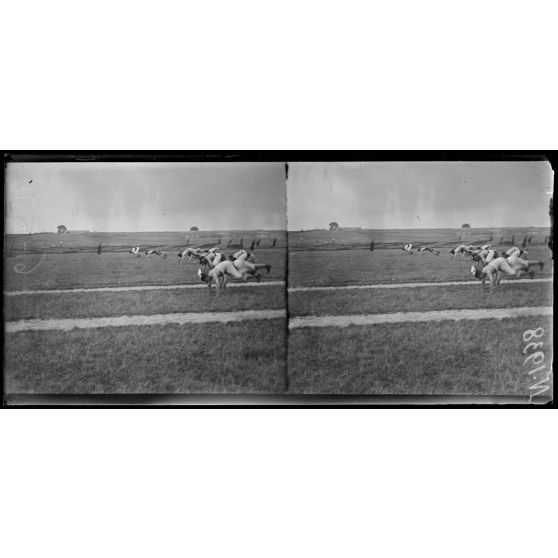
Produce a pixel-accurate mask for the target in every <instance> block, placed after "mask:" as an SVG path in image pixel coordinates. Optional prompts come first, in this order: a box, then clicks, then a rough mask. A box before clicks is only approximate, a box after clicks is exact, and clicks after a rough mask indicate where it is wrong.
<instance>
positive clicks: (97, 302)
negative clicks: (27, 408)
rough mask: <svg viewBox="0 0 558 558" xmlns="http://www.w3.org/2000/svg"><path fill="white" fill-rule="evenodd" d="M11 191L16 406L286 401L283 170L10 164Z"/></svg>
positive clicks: (10, 328) (8, 358)
mask: <svg viewBox="0 0 558 558" xmlns="http://www.w3.org/2000/svg"><path fill="white" fill-rule="evenodd" d="M4 180H5V200H4V203H5V227H4V308H5V311H4V329H5V342H4V343H5V346H4V351H5V357H4V358H5V361H4V385H3V388H4V403H5V404H6V405H17V404H28V403H29V402H32V401H36V400H37V399H36V398H37V397H39V398H40V397H44V396H47V397H51V398H54V401H56V398H57V397H58V398H64V397H66V398H67V397H70V398H73V399H72V400H73V401H79V400H80V398H81V399H83V400H84V401H86V402H91V401H95V402H105V401H107V400H110V398H113V399H114V398H116V402H118V397H130V396H136V397H143V396H150V397H154V396H157V397H160V396H163V397H167V396H192V395H198V396H202V397H203V396H208V395H209V396H223V395H237V396H238V395H241V396H258V397H259V396H270V395H275V394H281V393H283V392H284V390H285V382H286V377H287V374H286V368H285V367H286V343H287V341H286V334H287V322H286V320H287V316H286V294H285V279H286V277H285V275H286V258H287V245H286V242H287V241H286V223H285V219H286V213H285V205H286V199H285V196H286V190H285V165H284V164H283V163H282V162H259V161H255V162H250V161H241V162H240V161H228V162H221V161H220V162H206V161H188V162H184V161H180V162H178V161H176V162H175V161H164V162H148V161H134V162H123V161H110V162H107V161H95V162H93V161H71V162H70V161H64V162H60V161H58V162H36V161H34V162H30V161H18V160H13V161H7V162H6V163H5V166H4ZM224 294H226V296H223V295H224ZM92 398H93V399H92ZM95 398H96V399H95ZM123 401H124V402H125V400H123ZM158 401H159V402H163V403H164V402H165V401H166V400H165V399H158ZM46 402H48V400H47V401H46Z"/></svg>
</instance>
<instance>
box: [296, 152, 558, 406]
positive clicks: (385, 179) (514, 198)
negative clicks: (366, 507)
mask: <svg viewBox="0 0 558 558" xmlns="http://www.w3.org/2000/svg"><path fill="white" fill-rule="evenodd" d="M553 183H554V174H553V169H552V165H551V164H550V162H549V161H548V160H545V159H538V160H529V159H521V160H488V161H481V160H479V161H471V160H469V161H457V160H456V161H447V160H446V161H426V160H424V161H339V162H335V161H325V162H289V163H288V176H287V223H288V225H287V226H288V247H289V249H288V315H289V343H288V364H287V369H288V374H289V381H288V385H289V393H290V394H300V395H314V396H315V395H322V396H333V395H335V396H367V397H379V398H382V397H384V396H388V399H393V398H394V397H396V398H401V399H402V400H407V399H414V398H417V399H418V400H421V399H424V398H425V397H426V398H430V401H433V400H437V401H443V402H448V403H451V402H469V403H470V402H473V403H474V402H477V401H478V402H479V403H487V402H502V403H505V402H512V403H548V402H550V401H551V400H552V394H553V385H552V358H553V351H552V349H553V347H552V319H553V310H552V307H553V300H552V293H553V246H552V198H553Z"/></svg>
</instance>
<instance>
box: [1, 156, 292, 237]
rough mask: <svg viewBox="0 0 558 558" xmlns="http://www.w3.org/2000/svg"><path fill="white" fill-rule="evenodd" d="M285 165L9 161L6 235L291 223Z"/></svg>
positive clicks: (257, 226) (274, 226)
mask: <svg viewBox="0 0 558 558" xmlns="http://www.w3.org/2000/svg"><path fill="white" fill-rule="evenodd" d="M285 204H286V201H285V166H284V164H283V163H9V164H8V165H7V168H6V204H5V207H6V222H5V223H6V224H5V227H6V233H8V234H12V233H28V232H56V227H57V226H58V225H65V226H66V227H67V228H68V230H89V231H92V232H93V231H96V232H104V231H106V232H117V231H134V232H137V231H185V230H189V229H190V227H193V226H197V227H198V228H199V229H200V230H227V229H285V227H286V224H285V220H286V217H285V215H286V211H285Z"/></svg>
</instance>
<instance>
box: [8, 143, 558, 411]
mask: <svg viewBox="0 0 558 558" xmlns="http://www.w3.org/2000/svg"><path fill="white" fill-rule="evenodd" d="M557 155H558V151H555V150H551V151H544V150H543V151H535V150H528V151H525V150H523V151H509V150H508V151H456V150H449V151H425V150H421V151H411V150H403V151H310V150H309V151H225V150H224V151H202V150H199V151H145V150H141V151H115V150H112V151H102V150H91V151H84V150H78V151H75V150H68V151H41V150H25V151H17V150H13V151H7V150H6V151H3V152H2V162H3V168H4V169H5V166H6V164H7V163H9V162H14V163H16V162H22V163H23V162H44V163H47V162H68V163H71V162H138V163H139V162H207V163H212V162H213V163H216V162H218V163H224V162H283V163H285V164H286V163H287V162H301V161H308V162H314V161H315V162H349V161H357V162H358V161H362V162H365V161H386V162H388V161H402V162H403V161H503V162H504V161H508V162H509V161H548V162H549V163H550V165H551V166H552V168H553V169H556V168H557V163H556V162H557ZM1 180H2V185H4V172H2V177H1ZM4 203H5V199H4V196H2V220H3V221H4V216H5V211H4V209H5V208H4ZM551 221H552V223H551V235H552V236H553V234H554V233H553V228H552V225H553V215H552V214H551ZM2 276H3V270H2ZM553 290H554V284H553ZM3 365H4V363H3ZM2 370H4V366H3V368H2ZM3 375H4V373H3V372H2V387H1V389H2V408H3V409H45V408H47V409H53V408H54V409H91V408H96V409H102V408H105V409H106V408H111V409H134V408H148V409H169V408H172V409H215V408H217V409H219V408H220V409H293V408H299V409H300V408H302V409H310V408H313V409H330V408H338V409H356V408H358V409H403V408H407V409H408V408H413V409H448V408H449V409H464V408H466V409H475V408H476V409H487V408H488V409H490V408H492V409H504V408H505V409H549V408H552V409H554V408H556V406H557V405H556V402H555V401H554V400H552V401H550V402H546V403H545V402H544V401H542V400H540V399H539V400H536V399H535V401H534V402H533V403H529V402H528V397H526V396H525V397H506V396H502V397H499V396H498V397H496V396H475V397H468V396H423V395H418V396H412V395H408V396H396V395H394V396H391V395H386V396H367V395H362V396H361V395H358V396H351V395H325V396H324V395H298V394H291V395H289V394H285V395H201V394H192V395H188V394H185V395H168V394H161V395H156V394H149V395H144V394H133V395H132V394H129V395H128V394H126V395H124V394H123V395H112V394H108V395H85V394H84V395H79V394H77V395H28V394H11V395H9V396H8V395H6V394H5V393H4V381H3V380H4V378H3ZM186 399H187V400H188V403H185V402H184V401H185V400H186Z"/></svg>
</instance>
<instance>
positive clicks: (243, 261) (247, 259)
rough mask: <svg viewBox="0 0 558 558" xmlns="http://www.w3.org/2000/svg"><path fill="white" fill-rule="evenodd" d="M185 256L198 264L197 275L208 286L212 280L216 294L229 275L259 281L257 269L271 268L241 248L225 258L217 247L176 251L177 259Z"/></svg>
mask: <svg viewBox="0 0 558 558" xmlns="http://www.w3.org/2000/svg"><path fill="white" fill-rule="evenodd" d="M186 256H188V261H191V260H192V259H194V260H195V261H196V262H198V263H199V264H200V266H201V267H200V268H199V269H198V277H199V278H200V279H201V280H202V281H204V282H206V283H207V284H208V286H209V287H211V284H212V282H214V283H215V286H216V287H217V294H218V293H219V291H220V290H222V289H224V288H225V286H226V284H227V280H228V278H229V277H232V278H233V279H240V280H242V281H248V280H250V279H253V278H254V279H256V280H257V281H258V282H259V281H260V275H259V274H258V271H259V270H260V269H265V270H266V271H267V273H269V272H270V270H271V266H270V265H269V264H258V263H255V257H254V255H253V254H252V253H250V252H247V251H246V250H243V249H241V250H238V251H237V252H235V253H234V254H232V255H230V256H229V257H228V258H227V257H226V256H225V255H224V254H223V252H221V251H220V250H219V248H217V247H214V248H210V249H209V250H204V249H202V248H186V249H185V250H183V251H182V252H179V253H178V260H179V261H182V260H183V259H184V258H185V257H186Z"/></svg>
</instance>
